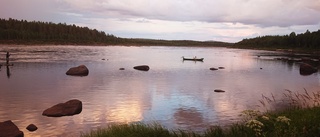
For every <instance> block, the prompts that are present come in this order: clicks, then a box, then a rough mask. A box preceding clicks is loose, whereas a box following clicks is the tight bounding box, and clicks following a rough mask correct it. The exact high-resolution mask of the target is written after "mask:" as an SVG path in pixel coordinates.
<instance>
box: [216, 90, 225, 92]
mask: <svg viewBox="0 0 320 137" xmlns="http://www.w3.org/2000/svg"><path fill="white" fill-rule="evenodd" d="M214 92H226V91H224V90H221V89H215V90H214Z"/></svg>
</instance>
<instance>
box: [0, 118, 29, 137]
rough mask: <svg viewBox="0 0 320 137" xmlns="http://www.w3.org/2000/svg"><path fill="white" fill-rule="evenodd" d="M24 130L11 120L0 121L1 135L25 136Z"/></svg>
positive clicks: (0, 136)
mask: <svg viewBox="0 0 320 137" xmlns="http://www.w3.org/2000/svg"><path fill="white" fill-rule="evenodd" d="M23 136H24V135H23V132H22V131H20V130H19V128H18V127H17V126H16V125H15V124H14V123H13V122H12V121H11V120H8V121H4V122H0V137H23Z"/></svg>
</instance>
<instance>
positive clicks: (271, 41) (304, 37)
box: [235, 30, 320, 50]
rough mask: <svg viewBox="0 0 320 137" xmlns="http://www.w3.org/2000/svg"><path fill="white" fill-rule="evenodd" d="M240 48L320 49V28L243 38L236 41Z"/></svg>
mask: <svg viewBox="0 0 320 137" xmlns="http://www.w3.org/2000/svg"><path fill="white" fill-rule="evenodd" d="M235 47H238V48H258V49H263V48H265V49H276V48H283V49H298V50H320V30H318V31H315V32H310V31H309V30H307V31H306V32H305V33H302V34H298V35H297V34H296V33H295V32H292V33H290V34H289V35H284V36H279V35H277V36H261V37H256V38H251V39H243V40H242V41H240V42H238V43H235Z"/></svg>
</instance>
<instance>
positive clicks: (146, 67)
mask: <svg viewBox="0 0 320 137" xmlns="http://www.w3.org/2000/svg"><path fill="white" fill-rule="evenodd" d="M133 68H134V69H136V70H142V71H148V70H149V69H150V67H149V66H148V65H140V66H135V67H133Z"/></svg>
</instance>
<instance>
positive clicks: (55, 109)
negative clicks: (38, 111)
mask: <svg viewBox="0 0 320 137" xmlns="http://www.w3.org/2000/svg"><path fill="white" fill-rule="evenodd" d="M81 111H82V102H81V101H80V100H77V99H73V100H69V101H67V102H66V103H59V104H57V105H54V106H52V107H51V108H48V109H46V110H45V111H43V113H42V115H44V116H48V117H62V116H72V115H75V114H80V113H81Z"/></svg>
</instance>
